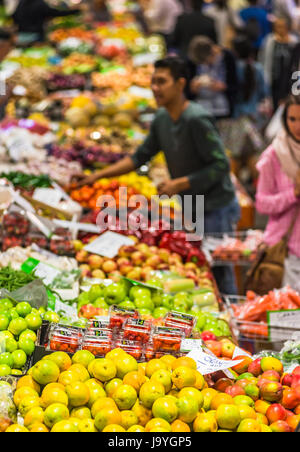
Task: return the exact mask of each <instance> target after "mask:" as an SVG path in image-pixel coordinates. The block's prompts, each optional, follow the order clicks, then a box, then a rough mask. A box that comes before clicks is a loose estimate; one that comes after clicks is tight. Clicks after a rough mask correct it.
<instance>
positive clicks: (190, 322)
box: [164, 311, 197, 337]
mask: <svg viewBox="0 0 300 452" xmlns="http://www.w3.org/2000/svg"><path fill="white" fill-rule="evenodd" d="M196 323H197V319H196V317H194V316H193V315H189V314H184V313H182V312H176V311H171V312H168V314H167V315H166V317H165V320H164V324H165V326H167V327H170V328H180V329H182V330H183V331H184V334H185V336H186V337H190V336H191V334H192V331H193V329H194V328H195V325H196Z"/></svg>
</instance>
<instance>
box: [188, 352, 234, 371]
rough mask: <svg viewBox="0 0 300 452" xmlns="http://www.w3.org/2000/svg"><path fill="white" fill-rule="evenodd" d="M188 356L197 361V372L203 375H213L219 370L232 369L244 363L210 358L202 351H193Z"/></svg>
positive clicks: (214, 357)
mask: <svg viewBox="0 0 300 452" xmlns="http://www.w3.org/2000/svg"><path fill="white" fill-rule="evenodd" d="M187 356H188V357H190V358H192V359H193V360H194V361H196V363H197V370H198V372H200V373H201V374H202V375H207V374H212V373H214V372H217V371H218V370H225V369H230V368H231V367H233V366H235V365H237V364H239V363H241V362H242V360H232V361H222V360H221V359H219V358H217V357H216V356H210V355H208V354H207V353H204V352H202V351H201V350H192V351H191V352H190V353H188V355H187Z"/></svg>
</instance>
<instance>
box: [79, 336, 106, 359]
mask: <svg viewBox="0 0 300 452" xmlns="http://www.w3.org/2000/svg"><path fill="white" fill-rule="evenodd" d="M81 348H82V350H88V351H89V352H91V353H92V354H93V355H94V356H105V355H106V354H107V353H108V352H110V351H111V350H112V348H113V343H112V333H111V332H110V331H109V332H108V330H106V331H104V330H102V331H101V330H97V334H94V335H92V336H91V335H89V334H88V335H86V336H84V338H83V341H82V347H81Z"/></svg>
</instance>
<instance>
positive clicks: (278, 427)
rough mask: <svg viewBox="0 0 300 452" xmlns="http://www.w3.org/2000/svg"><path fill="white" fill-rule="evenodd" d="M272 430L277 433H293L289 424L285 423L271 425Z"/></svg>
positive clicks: (277, 422) (278, 422)
mask: <svg viewBox="0 0 300 452" xmlns="http://www.w3.org/2000/svg"><path fill="white" fill-rule="evenodd" d="M270 429H271V430H272V432H275V433H289V432H291V431H292V429H291V427H290V426H289V424H288V423H287V422H285V421H276V422H273V424H271V425H270Z"/></svg>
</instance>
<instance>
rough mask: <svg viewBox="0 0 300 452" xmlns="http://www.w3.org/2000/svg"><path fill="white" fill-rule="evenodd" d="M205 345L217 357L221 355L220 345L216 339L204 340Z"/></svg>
mask: <svg viewBox="0 0 300 452" xmlns="http://www.w3.org/2000/svg"><path fill="white" fill-rule="evenodd" d="M205 345H206V347H207V348H208V349H209V350H210V351H211V352H213V354H214V355H215V356H217V357H220V356H221V352H222V345H221V343H220V342H218V341H206V342H205Z"/></svg>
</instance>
